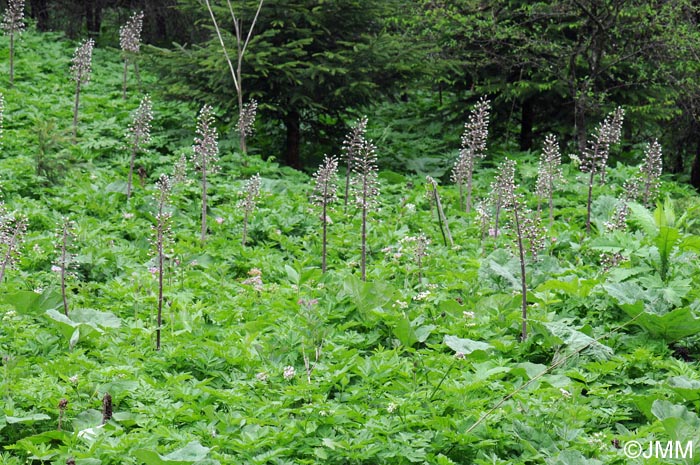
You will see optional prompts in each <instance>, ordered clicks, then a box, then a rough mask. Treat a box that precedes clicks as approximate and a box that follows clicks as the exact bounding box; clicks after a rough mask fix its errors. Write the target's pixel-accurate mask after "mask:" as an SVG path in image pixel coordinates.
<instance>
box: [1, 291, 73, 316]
mask: <svg viewBox="0 0 700 465" xmlns="http://www.w3.org/2000/svg"><path fill="white" fill-rule="evenodd" d="M61 302H62V300H61V295H60V294H59V293H58V292H56V291H54V290H53V289H47V290H45V291H43V292H42V293H41V294H37V293H36V292H33V291H15V292H8V293H2V294H0V304H8V305H11V306H13V307H14V308H15V310H16V311H17V313H24V314H39V313H43V312H45V311H46V310H51V309H54V308H58V307H59V306H60V305H61Z"/></svg>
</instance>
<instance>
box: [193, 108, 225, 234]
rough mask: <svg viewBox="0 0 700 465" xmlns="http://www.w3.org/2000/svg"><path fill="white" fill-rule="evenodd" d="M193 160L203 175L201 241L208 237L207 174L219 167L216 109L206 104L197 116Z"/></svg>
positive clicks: (214, 171)
mask: <svg viewBox="0 0 700 465" xmlns="http://www.w3.org/2000/svg"><path fill="white" fill-rule="evenodd" d="M192 150H193V152H194V154H193V156H192V162H193V164H194V167H195V169H197V170H199V172H200V173H201V175H202V221H201V234H200V238H199V239H200V243H201V245H202V246H204V243H205V242H206V238H207V185H208V184H207V182H208V181H207V176H208V175H209V174H213V173H216V172H217V171H218V169H219V167H218V162H219V142H218V133H217V131H216V128H215V127H214V109H213V108H212V107H211V106H210V105H204V106H203V107H202V109H201V110H200V112H199V116H198V118H197V135H196V137H195V139H194V146H193V147H192Z"/></svg>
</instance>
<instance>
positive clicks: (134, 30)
mask: <svg viewBox="0 0 700 465" xmlns="http://www.w3.org/2000/svg"><path fill="white" fill-rule="evenodd" d="M142 29H143V11H139V12H136V13H134V14H132V15H131V18H129V20H128V21H127V22H126V24H124V25H123V26H122V27H120V28H119V45H120V46H121V48H122V50H124V51H125V52H129V53H139V50H140V48H141V31H142Z"/></svg>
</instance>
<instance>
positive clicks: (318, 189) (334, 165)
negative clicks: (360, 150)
mask: <svg viewBox="0 0 700 465" xmlns="http://www.w3.org/2000/svg"><path fill="white" fill-rule="evenodd" d="M337 177H338V159H337V158H335V157H325V158H324V159H323V164H322V165H321V166H320V167H319V168H318V170H317V171H316V173H315V174H314V191H313V193H312V194H311V202H312V203H313V204H314V205H316V206H319V207H321V225H322V227H323V245H322V252H321V272H322V273H325V272H326V255H327V250H326V248H327V243H328V223H329V221H330V220H329V218H328V209H329V208H330V206H331V204H333V203H334V202H335V201H336V200H337V198H338V196H337V185H336V179H337Z"/></svg>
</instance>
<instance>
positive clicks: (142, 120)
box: [126, 95, 153, 201]
mask: <svg viewBox="0 0 700 465" xmlns="http://www.w3.org/2000/svg"><path fill="white" fill-rule="evenodd" d="M152 120H153V104H152V103H151V98H150V97H149V96H148V95H146V96H145V97H144V98H143V99H142V100H141V103H140V104H139V107H138V108H137V109H136V112H135V113H134V117H133V121H132V123H131V125H130V126H129V130H128V132H127V139H128V141H129V148H130V152H131V156H130V159H129V179H128V181H127V184H126V200H127V201H128V200H129V199H130V198H131V188H132V185H133V181H132V178H133V174H134V162H135V161H136V155H137V154H138V153H139V152H142V151H143V150H144V147H145V146H146V145H148V143H149V142H150V141H151V121H152Z"/></svg>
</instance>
